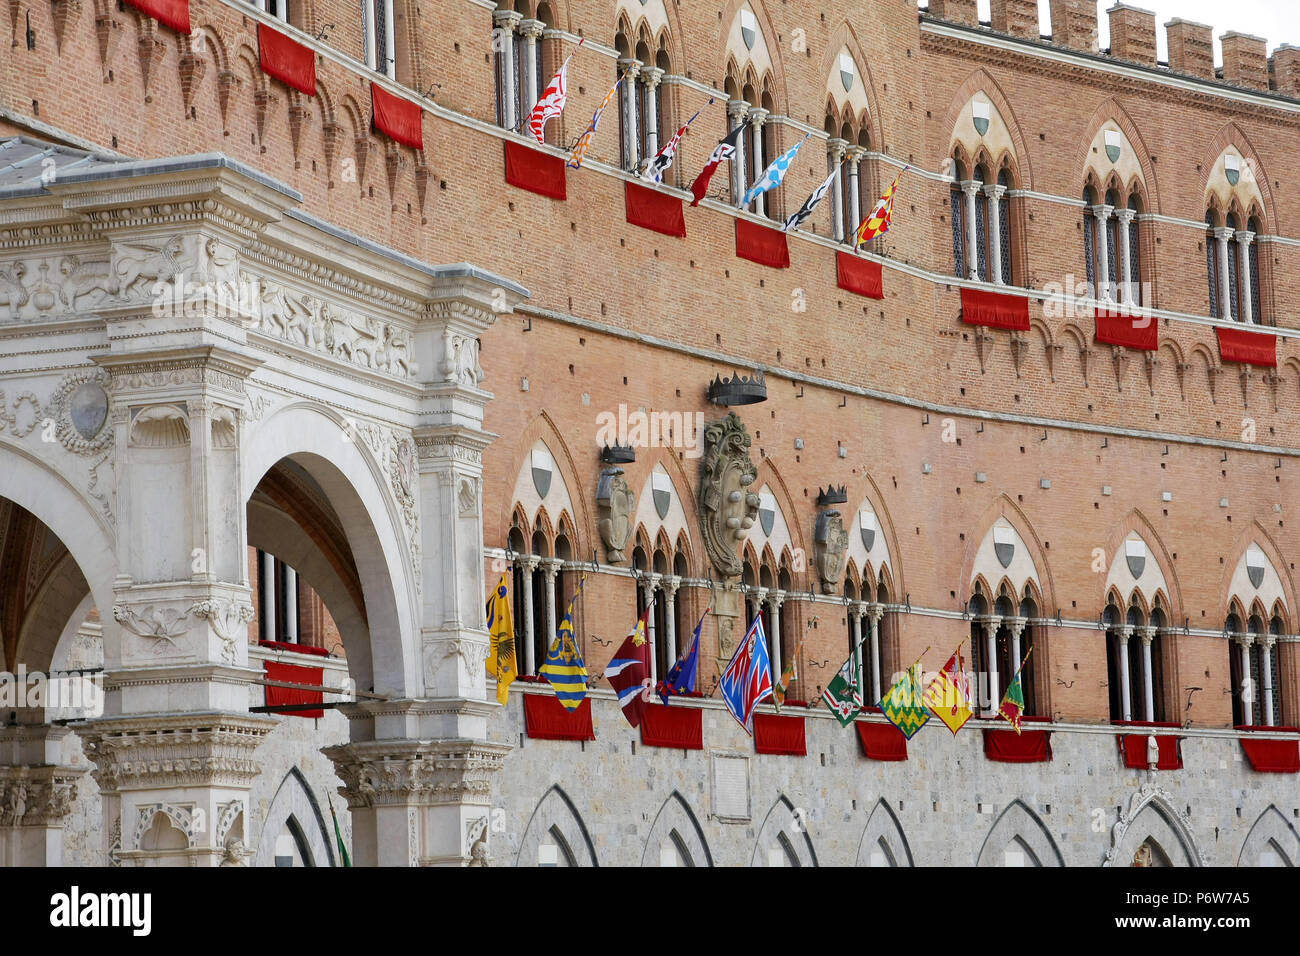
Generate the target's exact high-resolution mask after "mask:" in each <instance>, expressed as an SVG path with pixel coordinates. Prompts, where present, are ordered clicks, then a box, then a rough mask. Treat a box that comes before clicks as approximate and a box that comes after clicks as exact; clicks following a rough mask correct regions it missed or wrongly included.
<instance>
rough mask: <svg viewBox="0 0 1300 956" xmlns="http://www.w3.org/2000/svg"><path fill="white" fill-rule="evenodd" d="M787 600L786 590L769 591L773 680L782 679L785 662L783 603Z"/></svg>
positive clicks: (768, 603) (768, 604)
mask: <svg viewBox="0 0 1300 956" xmlns="http://www.w3.org/2000/svg"><path fill="white" fill-rule="evenodd" d="M784 601H785V592H784V591H769V592H768V596H767V607H768V616H769V617H771V619H772V682H773V683H775V682H776V681H779V680H780V679H781V672H782V671H783V670H784V669H785V664H784V663H783V661H782V660H781V605H782V603H784Z"/></svg>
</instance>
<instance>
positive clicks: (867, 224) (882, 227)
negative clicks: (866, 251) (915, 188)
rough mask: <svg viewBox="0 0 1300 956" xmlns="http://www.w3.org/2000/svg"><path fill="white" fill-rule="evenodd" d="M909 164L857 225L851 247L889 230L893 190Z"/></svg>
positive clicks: (892, 208)
mask: <svg viewBox="0 0 1300 956" xmlns="http://www.w3.org/2000/svg"><path fill="white" fill-rule="evenodd" d="M911 168H912V167H911V166H904V167H903V169H902V170H901V171H900V172H899V174H898V175H897V176H895V177H894V181H893V182H892V183H890V184H889V188H888V189H886V190H885V194H884V195H883V196H881V197H880V199H879V200H878V201H877V202H876V208H875V209H873V210H871V212H870V213H868V214H867V218H866V219H863V220H862V222H861V224H860V225H859V226H858V231H857V233H856V234H855V235H854V237H853V248H854V249H856V248H858V247H859V246H861V245H862V244H863V243H865V242H870V241H871V240H872V239H874V238H876V236H883V235H884V234H885V233H887V232H889V227H890V226H891V225H893V222H894V190H895V189H897V188H898V181H899V180H900V179H902V178H903V173H905V172H907V171H908V170H909V169H911Z"/></svg>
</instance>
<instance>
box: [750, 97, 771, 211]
mask: <svg viewBox="0 0 1300 956" xmlns="http://www.w3.org/2000/svg"><path fill="white" fill-rule="evenodd" d="M767 117H768V112H767V110H765V109H762V108H760V107H754V108H753V109H751V110H750V111H749V119H750V124H749V133H750V140H751V145H750V149H751V150H752V151H753V165H754V182H755V183H757V182H758V181H759V180H760V179H762V178H763V173H764V172H765V170H766V166H765V165H764V163H763V123H764V122H766V121H767ZM766 208H767V195H766V194H760V195H758V196H756V197H754V215H756V216H766V215H767V213H766V212H765V209H766Z"/></svg>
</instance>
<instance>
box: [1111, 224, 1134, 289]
mask: <svg viewBox="0 0 1300 956" xmlns="http://www.w3.org/2000/svg"><path fill="white" fill-rule="evenodd" d="M1134 215H1135V213H1134V211H1133V210H1132V209H1116V210H1115V218H1116V219H1117V220H1118V221H1119V253H1118V257H1119V262H1118V263H1116V265H1117V266H1118V267H1119V268H1118V269H1117V270H1116V275H1118V276H1119V295H1117V296H1116V297H1115V298H1116V299H1117V300H1118V301H1121V302H1127V303H1129V304H1130V305H1131V304H1132V303H1133V302H1134V301H1135V300H1136V299H1137V296H1135V295H1134V294H1133V282H1134V278H1133V276H1132V275H1130V272H1131V270H1130V268H1129V263H1130V262H1132V259H1131V258H1130V256H1131V255H1132V248H1131V247H1130V239H1129V229H1128V227H1129V224H1130V223H1131V222H1133V216H1134Z"/></svg>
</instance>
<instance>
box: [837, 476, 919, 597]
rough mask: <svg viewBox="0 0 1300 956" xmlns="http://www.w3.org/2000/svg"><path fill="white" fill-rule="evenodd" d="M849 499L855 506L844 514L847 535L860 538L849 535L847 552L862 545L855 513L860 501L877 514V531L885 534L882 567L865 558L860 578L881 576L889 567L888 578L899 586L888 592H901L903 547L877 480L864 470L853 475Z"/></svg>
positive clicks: (873, 550) (860, 503)
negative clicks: (850, 511) (858, 474)
mask: <svg viewBox="0 0 1300 956" xmlns="http://www.w3.org/2000/svg"><path fill="white" fill-rule="evenodd" d="M849 501H850V502H856V504H855V505H854V513H853V514H852V515H850V516H846V519H845V521H844V524H845V527H846V528H848V531H849V534H850V536H853V535H858V536H859V537H858V540H857V541H855V540H854V539H853V537H850V539H849V549H848V553H850V554H856V553H857V551H856V548H857V547H859V546H861V537H860V531H859V530H858V529H859V527H860V523H859V518H858V513H859V512H860V511H861V509H862V503H863V502H865V503H866V504H868V505H870V506H871V510H872V512H873V513H874V514H875V516H876V528H877V532H878V533H879V534H880V535H881V536H883V537H884V544H885V549H884V550H885V558H886V561H884V562H883V563H882V566H881V567H875V566H874V565H873V563H872V562H871V561H870V560H869V556H868V559H867V560H864V561H862V563H861V571H862V578H861V580H864V581H865V580H866V579H867V578H868V577H870V578H872V579H873V580H875V579H878V578H880V577H881V576H882V572H883V569H884V568H885V567H888V568H889V570H890V577H891V579H892V580H893V581H894V583H895V586H896V587H897V588H898V589H899V591H898V592H891V593H903V591H902V589H903V583H904V582H903V577H904V575H903V569H902V566H901V564H900V562H901V561H902V557H901V556H902V553H903V549H902V547H901V546H900V545H899V542H898V532H897V529H896V528H895V524H894V519H893V516H892V515H891V514H890V511H889V506H888V504H886V501H885V493H884V491H883V490H882V489H881V487H880V485H878V484H877V483H876V480H875V479H874V478H872V477H871V475H870V474H867V473H866V472H865V471H864V472H863V474H862V475H861V476H859V477H857V478H855V479H854V480H853V482H852V483H851V484H850V485H849ZM875 551H876V549H875V548H873V549H872V552H873V553H874V552H875Z"/></svg>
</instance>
